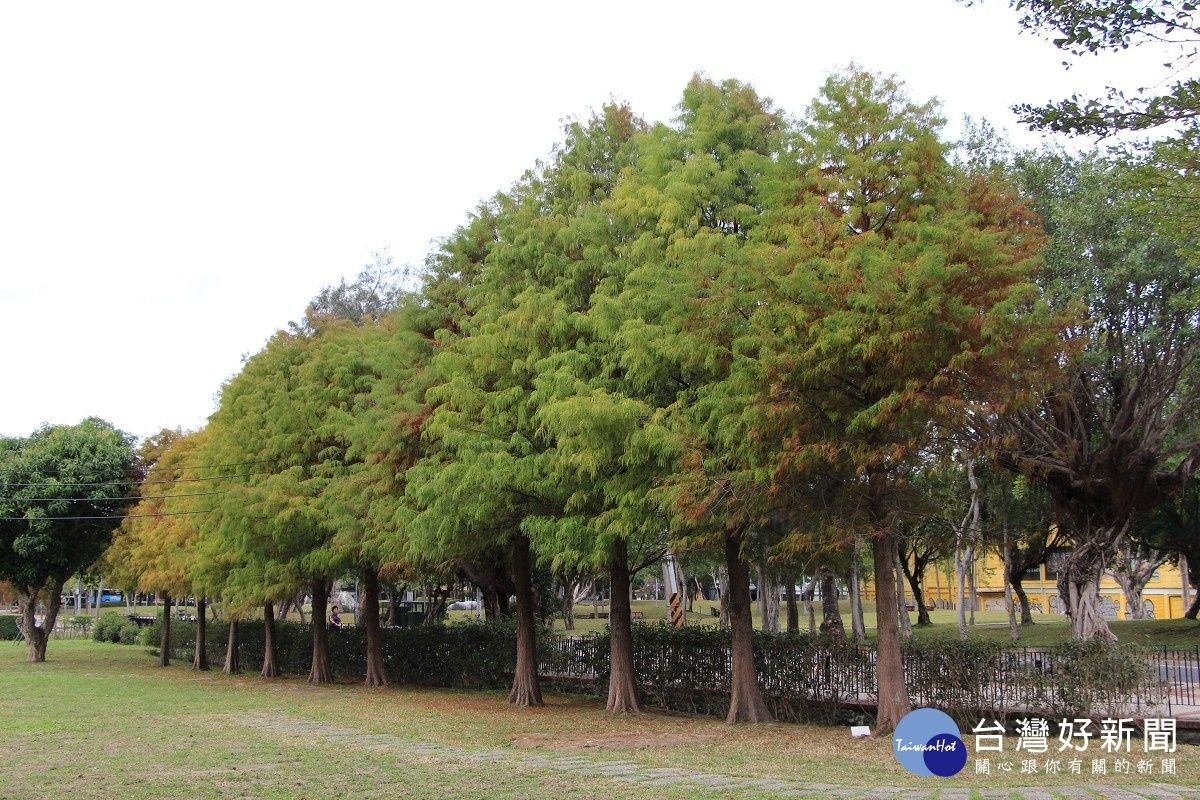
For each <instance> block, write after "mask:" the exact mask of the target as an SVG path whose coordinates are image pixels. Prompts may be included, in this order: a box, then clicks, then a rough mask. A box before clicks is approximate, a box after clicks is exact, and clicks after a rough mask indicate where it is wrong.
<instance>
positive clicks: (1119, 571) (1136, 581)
mask: <svg viewBox="0 0 1200 800" xmlns="http://www.w3.org/2000/svg"><path fill="white" fill-rule="evenodd" d="M1166 560H1167V558H1166V555H1164V554H1162V553H1160V552H1159V551H1158V550H1149V551H1147V552H1146V555H1145V556H1143V555H1142V552H1141V551H1139V552H1136V553H1135V552H1134V551H1133V548H1131V547H1129V546H1128V545H1126V546H1124V547H1122V548H1121V549H1120V552H1119V555H1118V556H1117V558H1115V559H1114V560H1113V564H1112V569H1111V570H1110V571H1111V572H1112V574H1113V577H1114V578H1116V579H1117V583H1118V584H1120V586H1121V591H1122V592H1124V594H1125V610H1126V616H1127V617H1128V618H1129V619H1145V618H1146V607H1145V605H1144V603H1143V601H1142V590H1143V589H1145V588H1146V584H1147V583H1149V582H1150V579H1151V578H1153V577H1154V571H1155V570H1157V569H1158V568H1159V567H1160V566H1161V565H1162V564H1163V562H1165V561H1166Z"/></svg>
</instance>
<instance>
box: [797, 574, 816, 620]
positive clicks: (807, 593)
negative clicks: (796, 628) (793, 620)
mask: <svg viewBox="0 0 1200 800" xmlns="http://www.w3.org/2000/svg"><path fill="white" fill-rule="evenodd" d="M816 594H817V576H816V575H813V576H812V577H811V578H809V579H808V583H806V584H804V591H802V592H801V593H800V599H801V600H803V601H804V613H805V614H807V615H808V632H809V633H810V634H813V633H816V632H817V612H816V609H815V608H814V606H813V598H814V597H815V596H816Z"/></svg>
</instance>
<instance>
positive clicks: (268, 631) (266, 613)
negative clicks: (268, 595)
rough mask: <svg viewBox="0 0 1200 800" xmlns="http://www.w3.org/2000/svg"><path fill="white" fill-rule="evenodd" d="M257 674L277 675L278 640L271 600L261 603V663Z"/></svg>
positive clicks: (273, 676) (267, 676) (276, 676)
mask: <svg viewBox="0 0 1200 800" xmlns="http://www.w3.org/2000/svg"><path fill="white" fill-rule="evenodd" d="M284 602H286V601H284ZM259 675H261V676H262V677H264V678H278V677H279V640H278V637H276V636H275V604H274V603H271V602H266V603H263V663H262V670H261V671H260V672H259Z"/></svg>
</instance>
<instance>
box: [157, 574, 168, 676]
mask: <svg viewBox="0 0 1200 800" xmlns="http://www.w3.org/2000/svg"><path fill="white" fill-rule="evenodd" d="M161 634H162V638H161V639H159V643H158V665H159V666H160V667H169V666H171V595H169V594H167V593H166V592H163V615H162V631H161Z"/></svg>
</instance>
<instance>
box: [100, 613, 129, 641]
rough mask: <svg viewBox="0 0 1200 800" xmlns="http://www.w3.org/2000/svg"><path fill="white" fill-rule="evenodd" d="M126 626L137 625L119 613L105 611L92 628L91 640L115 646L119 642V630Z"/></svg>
mask: <svg viewBox="0 0 1200 800" xmlns="http://www.w3.org/2000/svg"><path fill="white" fill-rule="evenodd" d="M126 624H129V625H133V626H135V627H136V625H137V623H135V622H132V621H131V620H130V619H129V618H128V617H126V616H125V615H124V614H122V613H121V612H119V611H105V612H104V613H103V614H101V615H100V619H98V620H96V624H95V625H93V626H92V638H93V639H95V640H96V641H97V642H109V643H110V644H117V643H119V642H120V641H121V628H122V627H123V626H125V625H126Z"/></svg>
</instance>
